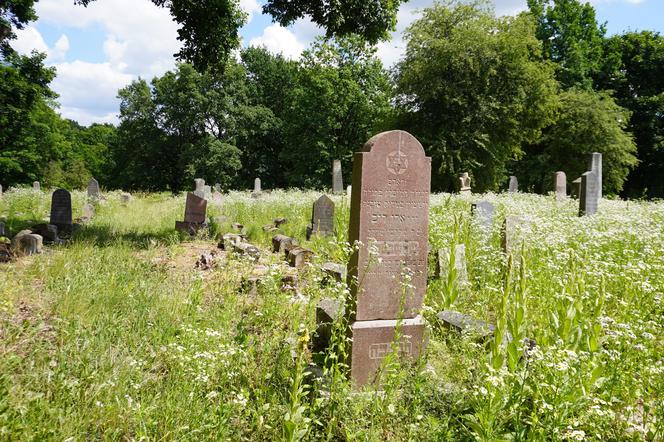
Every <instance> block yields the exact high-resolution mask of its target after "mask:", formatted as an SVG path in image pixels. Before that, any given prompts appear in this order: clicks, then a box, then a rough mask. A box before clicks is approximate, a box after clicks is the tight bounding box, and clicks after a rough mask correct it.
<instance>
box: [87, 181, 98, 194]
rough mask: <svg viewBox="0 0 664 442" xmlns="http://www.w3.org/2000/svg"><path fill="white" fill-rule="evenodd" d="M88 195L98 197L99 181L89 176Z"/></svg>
mask: <svg viewBox="0 0 664 442" xmlns="http://www.w3.org/2000/svg"><path fill="white" fill-rule="evenodd" d="M88 197H89V198H98V197H99V183H98V182H97V180H96V179H94V178H91V179H90V182H89V183H88Z"/></svg>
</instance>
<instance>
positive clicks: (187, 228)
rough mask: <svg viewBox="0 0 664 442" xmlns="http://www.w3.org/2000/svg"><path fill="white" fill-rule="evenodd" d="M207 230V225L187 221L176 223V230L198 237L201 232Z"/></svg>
mask: <svg viewBox="0 0 664 442" xmlns="http://www.w3.org/2000/svg"><path fill="white" fill-rule="evenodd" d="M205 228H207V224H205V223H191V222H187V221H175V230H178V231H180V232H187V233H188V234H190V235H196V234H197V233H198V232H199V230H202V229H205Z"/></svg>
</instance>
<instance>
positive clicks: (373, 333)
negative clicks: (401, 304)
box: [350, 316, 426, 387]
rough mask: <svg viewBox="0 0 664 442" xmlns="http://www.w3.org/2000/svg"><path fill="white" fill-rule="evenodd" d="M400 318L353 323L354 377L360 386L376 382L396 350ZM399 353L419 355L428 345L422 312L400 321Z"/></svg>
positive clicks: (352, 358)
mask: <svg viewBox="0 0 664 442" xmlns="http://www.w3.org/2000/svg"><path fill="white" fill-rule="evenodd" d="M397 322H398V321H397V320H396V319H386V320H374V321H355V322H354V323H353V324H352V325H351V333H352V336H353V347H352V352H351V363H350V369H351V380H352V382H353V384H354V385H355V386H356V387H362V386H364V385H367V384H373V383H375V382H376V380H377V375H378V374H379V373H378V371H379V369H380V367H381V364H382V362H383V360H384V359H385V357H386V356H387V355H388V354H390V353H392V351H393V346H394V345H393V344H396V343H394V342H393V341H394V338H395V334H396V331H397ZM399 325H400V334H401V339H400V340H399V344H398V347H399V348H398V355H399V357H403V358H408V359H411V358H412V359H416V358H417V357H418V356H419V354H420V351H421V350H422V349H423V348H424V346H425V345H426V337H425V326H424V320H423V319H422V317H421V316H417V317H415V318H411V319H403V320H401V321H400V324H399Z"/></svg>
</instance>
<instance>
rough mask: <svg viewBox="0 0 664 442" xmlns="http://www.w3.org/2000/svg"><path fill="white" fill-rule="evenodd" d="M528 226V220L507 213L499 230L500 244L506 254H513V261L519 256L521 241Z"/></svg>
mask: <svg viewBox="0 0 664 442" xmlns="http://www.w3.org/2000/svg"><path fill="white" fill-rule="evenodd" d="M529 228H530V223H529V222H528V220H527V219H526V218H525V217H523V216H519V215H507V216H506V217H505V221H504V222H503V228H502V231H501V243H502V244H501V245H502V247H503V252H504V253H505V254H506V255H510V254H511V255H513V256H514V260H515V262H516V261H517V260H518V259H520V256H521V243H522V241H523V237H524V234H525V233H527V231H528V230H529Z"/></svg>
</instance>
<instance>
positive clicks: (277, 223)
mask: <svg viewBox="0 0 664 442" xmlns="http://www.w3.org/2000/svg"><path fill="white" fill-rule="evenodd" d="M287 222H288V220H287V219H286V218H275V219H274V221H273V223H274V227H277V228H278V227H281V226H282V225H283V224H286V223H287Z"/></svg>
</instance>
